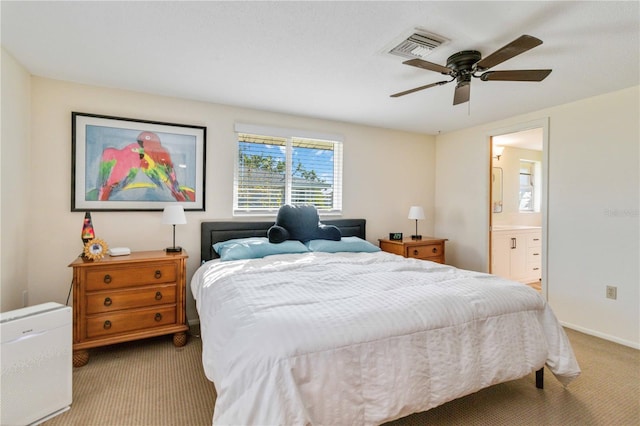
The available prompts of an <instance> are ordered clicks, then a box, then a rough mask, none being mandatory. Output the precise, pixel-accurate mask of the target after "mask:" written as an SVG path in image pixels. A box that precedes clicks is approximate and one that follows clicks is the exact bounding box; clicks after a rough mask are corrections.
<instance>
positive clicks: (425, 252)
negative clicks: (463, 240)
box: [406, 244, 442, 259]
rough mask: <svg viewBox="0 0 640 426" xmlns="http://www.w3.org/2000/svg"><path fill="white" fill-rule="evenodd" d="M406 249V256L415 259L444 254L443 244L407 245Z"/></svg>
mask: <svg viewBox="0 0 640 426" xmlns="http://www.w3.org/2000/svg"><path fill="white" fill-rule="evenodd" d="M406 250H407V251H406V257H412V258H414V259H428V258H430V257H440V256H442V244H429V245H423V246H413V247H407V248H406Z"/></svg>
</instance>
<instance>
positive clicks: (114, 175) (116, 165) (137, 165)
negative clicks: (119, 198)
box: [98, 132, 195, 201]
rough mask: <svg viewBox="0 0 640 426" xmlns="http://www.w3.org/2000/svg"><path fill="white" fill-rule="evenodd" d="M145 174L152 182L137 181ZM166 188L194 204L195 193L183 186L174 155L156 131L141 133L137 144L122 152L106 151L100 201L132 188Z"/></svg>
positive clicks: (100, 176) (101, 161)
mask: <svg viewBox="0 0 640 426" xmlns="http://www.w3.org/2000/svg"><path fill="white" fill-rule="evenodd" d="M140 171H142V172H143V173H144V174H145V175H146V176H147V177H148V178H149V180H150V181H151V183H148V182H147V183H145V182H136V181H135V179H136V176H137V175H138V173H139V172H140ZM144 187H156V188H162V187H166V188H167V189H168V190H169V191H170V192H171V195H172V196H173V198H174V199H175V200H176V201H194V200H195V191H194V190H193V189H192V188H188V187H184V186H180V184H179V183H178V180H177V179H176V173H175V170H174V168H173V162H172V161H171V155H170V154H169V151H167V150H166V149H165V148H164V147H163V146H162V144H161V142H160V138H159V137H158V135H156V134H155V133H153V132H142V133H140V134H139V135H138V137H137V143H132V144H129V145H127V146H125V147H124V148H122V149H116V148H106V149H105V150H104V151H103V152H102V157H101V159H100V167H99V172H98V200H100V201H108V200H109V199H110V198H111V197H112V196H113V195H114V194H115V193H116V192H118V191H125V190H127V189H133V188H144Z"/></svg>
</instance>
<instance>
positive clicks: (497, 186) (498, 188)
mask: <svg viewBox="0 0 640 426" xmlns="http://www.w3.org/2000/svg"><path fill="white" fill-rule="evenodd" d="M491 198H492V199H491V205H492V206H493V212H494V213H501V212H502V167H494V168H493V170H492V172H491Z"/></svg>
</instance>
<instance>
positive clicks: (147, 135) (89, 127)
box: [71, 112, 207, 211]
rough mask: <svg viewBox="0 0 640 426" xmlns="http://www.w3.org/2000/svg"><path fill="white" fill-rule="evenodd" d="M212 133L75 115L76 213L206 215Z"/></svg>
mask: <svg viewBox="0 0 640 426" xmlns="http://www.w3.org/2000/svg"><path fill="white" fill-rule="evenodd" d="M206 134H207V128H206V127H203V126H192V125H185V124H174V123H165V122H160V121H148V120H136V119H131V118H122V117H112V116H106V115H96V114H86V113H81V112H72V113H71V144H72V148H71V211H154V210H163V209H164V207H165V206H166V205H167V204H175V203H178V204H181V205H182V206H183V208H184V210H186V211H204V210H205V152H206Z"/></svg>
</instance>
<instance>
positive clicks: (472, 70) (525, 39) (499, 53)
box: [391, 35, 551, 105]
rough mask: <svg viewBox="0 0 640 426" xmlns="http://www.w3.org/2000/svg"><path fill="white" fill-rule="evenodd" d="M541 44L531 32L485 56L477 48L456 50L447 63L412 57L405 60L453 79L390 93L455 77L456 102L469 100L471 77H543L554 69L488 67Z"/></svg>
mask: <svg viewBox="0 0 640 426" xmlns="http://www.w3.org/2000/svg"><path fill="white" fill-rule="evenodd" d="M541 44H542V40H540V39H537V38H535V37H532V36H530V35H522V36H520V37H518V38H517V39H515V40H514V41H512V42H511V43H509V44H507V45H506V46H503V47H501V48H500V49H498V50H496V51H495V52H493V53H492V54H491V55H489V56H487V57H486V58H484V59H482V55H481V54H480V52H478V51H477V50H463V51H461V52H458V53H454V54H453V55H451V56H449V58H448V59H447V66H442V65H438V64H434V63H432V62H427V61H424V60H422V59H410V60H408V61H404V62H403V64H406V65H411V66H414V67H418V68H422V69H425V70H429V71H435V72H439V73H441V74H444V75H448V76H450V77H451V80H444V81H438V82H436V83H431V84H427V85H425V86H420V87H416V88H414V89H410V90H405V91H404V92H399V93H395V94H393V95H391V97H392V98H397V97H399V96H404V95H408V94H409V93H413V92H417V91H419V90H424V89H428V88H430V87H435V86H442V85H443V84H447V83H451V82H452V81H454V80H456V81H457V83H456V90H455V92H454V95H453V104H454V105H458V104H462V103H465V102H468V101H469V96H470V89H471V87H470V84H471V77H474V78H479V79H480V80H482V81H542V80H544V79H545V78H546V77H547V76H548V75H549V74H551V70H514V71H487V70H488V69H489V68H492V67H494V66H496V65H498V64H501V63H502V62H504V61H506V60H507V59H511V58H513V57H514V56H517V55H519V54H521V53H524V52H526V51H527V50H530V49H533V48H534V47H536V46H539V45H541Z"/></svg>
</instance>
